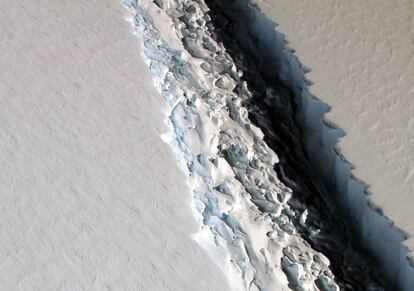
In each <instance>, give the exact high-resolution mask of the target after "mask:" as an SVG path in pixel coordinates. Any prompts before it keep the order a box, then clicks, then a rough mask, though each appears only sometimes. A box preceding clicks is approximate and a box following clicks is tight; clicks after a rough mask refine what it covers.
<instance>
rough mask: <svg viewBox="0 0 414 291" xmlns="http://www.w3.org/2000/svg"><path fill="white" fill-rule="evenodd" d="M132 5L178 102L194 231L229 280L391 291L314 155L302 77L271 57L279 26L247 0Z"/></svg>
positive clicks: (161, 79)
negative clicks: (338, 208)
mask: <svg viewBox="0 0 414 291" xmlns="http://www.w3.org/2000/svg"><path fill="white" fill-rule="evenodd" d="M124 4H125V5H126V6H127V7H128V8H129V9H130V11H131V13H132V18H131V24H132V25H133V27H134V32H135V34H136V35H137V36H138V37H139V39H140V40H141V43H142V46H143V50H142V51H143V55H144V58H145V60H146V62H147V64H148V66H149V68H150V70H151V72H152V74H153V76H154V83H155V85H156V86H157V88H158V89H159V91H160V93H161V94H162V96H163V97H164V99H165V101H166V103H167V105H168V107H169V110H168V112H166V116H167V124H168V126H169V128H170V131H169V132H168V133H166V134H165V135H164V136H163V138H164V140H165V141H166V142H167V143H168V144H169V145H170V146H171V147H172V149H173V151H174V153H175V155H176V157H177V161H178V165H179V167H180V168H181V169H182V170H183V171H184V172H185V173H186V175H187V182H188V185H189V188H190V189H191V191H192V195H193V208H194V213H195V216H196V219H197V220H198V221H199V223H200V229H199V232H198V233H197V234H195V236H194V238H195V240H196V241H197V242H199V243H200V245H201V246H202V247H203V248H204V249H206V251H207V252H208V253H209V254H210V256H211V257H212V259H213V260H214V261H215V262H216V263H217V265H218V266H219V267H220V268H221V269H222V271H223V272H225V273H226V275H227V276H228V279H229V282H230V285H231V287H232V288H234V290H288V289H293V290H384V289H385V287H384V286H385V282H383V280H382V279H381V275H380V272H379V271H378V270H377V268H376V267H374V264H373V262H371V261H369V259H367V256H366V254H365V253H363V252H362V251H361V249H359V248H356V247H355V246H356V245H358V244H356V243H355V240H354V236H353V235H352V234H351V232H349V230H350V229H351V228H349V227H348V226H347V223H345V220H343V219H342V218H341V217H338V216H337V215H336V214H334V212H332V209H335V208H334V203H333V200H330V199H329V196H328V195H327V194H326V193H327V190H326V189H325V187H324V186H323V184H322V183H319V182H318V176H317V175H315V174H314V173H317V174H319V172H318V170H317V169H315V170H312V169H313V168H312V163H311V162H309V158H308V157H307V156H306V155H305V150H308V149H309V148H308V147H307V146H306V147H305V148H303V147H302V136H303V134H305V135H304V136H305V138H306V134H309V132H306V131H304V132H302V128H300V127H299V126H298V125H297V120H299V119H301V116H302V115H300V112H301V111H300V110H299V109H302V108H304V106H305V105H304V104H303V103H304V102H305V101H301V103H296V102H297V101H298V97H296V98H295V96H296V95H295V94H297V93H298V92H296V91H295V90H292V87H291V85H292V84H296V83H295V82H294V80H292V79H291V78H290V77H289V78H286V79H282V78H281V76H285V74H287V75H288V76H294V77H295V78H296V76H295V75H294V74H292V72H291V71H289V70H290V67H288V68H286V66H283V62H286V59H277V58H276V59H275V58H274V57H275V56H280V55H282V54H279V55H276V54H275V55H274V54H273V52H272V50H275V51H278V52H280V51H282V50H283V49H284V48H283V46H282V44H281V40H280V36H275V35H274V33H275V32H274V30H272V31H270V30H268V29H274V25H271V26H269V22H267V21H266V20H265V18H264V17H263V16H261V15H260V14H259V13H258V12H257V10H255V9H254V8H251V7H249V6H248V5H247V4H248V3H247V2H246V1H230V0H226V1H224V0H223V1H218V0H217V1H213V0H211V1H210V0H206V1H203V0H198V1H190V0H175V1H173V0H170V1H166V0H155V1H150V0H143V1H136V0H126V1H125V2H124ZM270 48H271V49H270ZM283 57H284V58H285V57H286V56H285V55H283ZM283 68H285V69H286V70H285V71H281V70H279V69H283ZM298 70H299V68H298ZM298 74H299V73H298ZM298 76H301V75H298ZM299 79H300V78H299ZM302 80H303V78H302ZM303 82H304V81H303ZM302 86H304V83H303V84H302ZM302 89H303V88H302ZM315 112H316V113H314V115H315V114H316V115H318V114H319V115H320V114H321V112H323V110H319V111H318V110H317V111H315ZM295 116H297V120H296V119H295ZM312 116H313V115H312ZM314 118H316V117H314ZM335 138H336V137H334V138H333V140H334V139H335ZM308 153H310V154H313V152H309V151H308ZM312 159H313V157H311V159H310V160H312ZM358 207H359V206H358Z"/></svg>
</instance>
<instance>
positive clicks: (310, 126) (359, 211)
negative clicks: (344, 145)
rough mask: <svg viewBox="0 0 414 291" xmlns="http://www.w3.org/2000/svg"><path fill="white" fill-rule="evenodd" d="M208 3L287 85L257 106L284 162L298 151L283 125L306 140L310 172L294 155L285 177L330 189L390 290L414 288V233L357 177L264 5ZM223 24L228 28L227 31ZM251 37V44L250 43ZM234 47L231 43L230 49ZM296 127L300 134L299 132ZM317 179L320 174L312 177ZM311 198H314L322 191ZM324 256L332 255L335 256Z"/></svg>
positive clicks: (329, 198) (243, 0)
mask: <svg viewBox="0 0 414 291" xmlns="http://www.w3.org/2000/svg"><path fill="white" fill-rule="evenodd" d="M207 2H208V3H210V4H209V7H210V9H211V10H212V11H213V10H214V11H215V12H214V14H215V15H222V16H223V15H224V16H225V18H226V19H227V22H228V23H231V25H230V26H231V27H232V28H230V30H228V29H227V31H226V33H225V34H224V35H227V36H229V35H231V38H229V37H227V39H229V40H230V42H232V41H233V43H234V42H235V41H236V42H237V41H238V43H237V45H238V46H241V47H243V49H244V50H245V51H246V50H247V51H249V52H250V55H253V56H255V58H256V59H255V61H254V64H256V65H257V64H259V65H258V66H256V67H257V68H258V70H260V72H261V75H262V76H264V79H265V80H266V82H267V83H270V84H272V85H273V84H274V83H277V84H278V87H279V88H280V89H276V95H279V97H278V98H279V99H278V100H276V101H275V102H272V101H269V100H267V101H265V100H266V99H267V98H258V99H256V101H254V102H253V103H254V105H253V106H259V107H260V108H262V110H264V111H267V113H268V115H267V116H264V115H263V114H258V115H257V114H256V116H258V117H257V118H256V117H253V118H254V119H256V120H257V124H259V126H260V127H261V128H262V130H263V131H264V132H265V134H266V137H267V140H270V143H269V144H270V145H271V147H272V148H273V149H274V150H275V151H276V153H277V154H278V156H279V158H280V159H281V160H283V159H284V158H283V156H282V153H283V147H284V146H286V145H287V146H290V145H289V144H286V143H285V145H283V143H284V142H285V141H286V140H287V139H286V138H285V135H281V134H280V132H283V128H286V125H283V124H289V125H288V129H287V130H286V131H287V133H289V132H290V133H291V134H293V135H294V136H295V137H294V138H293V139H295V138H296V140H300V143H301V144H302V145H303V148H304V152H305V154H306V157H305V158H306V160H308V162H305V163H306V164H308V166H309V168H308V170H307V171H304V172H303V171H301V170H300V171H298V169H300V167H301V166H302V169H303V165H304V164H303V163H302V162H300V164H299V165H297V164H296V165H295V163H292V161H291V158H292V154H291V153H288V154H287V157H286V162H285V163H284V162H281V163H280V164H281V165H282V166H287V167H289V168H291V170H293V171H290V172H287V171H285V172H287V174H286V175H285V176H287V177H289V178H290V179H293V178H292V177H294V176H295V175H298V174H299V175H300V177H298V179H303V178H305V179H306V178H311V180H312V182H313V183H316V184H317V185H323V188H325V189H326V190H327V191H326V190H324V189H323V188H322V189H321V188H319V190H320V191H321V192H320V194H321V195H322V198H323V199H324V200H326V202H328V204H329V205H330V206H331V209H334V211H336V212H337V213H338V214H339V215H340V216H341V218H342V220H343V222H344V223H345V225H346V227H347V229H348V230H349V231H350V232H351V233H352V236H353V238H354V242H355V243H356V246H357V247H358V248H359V249H364V250H365V252H366V254H368V255H369V256H370V257H371V258H373V262H372V264H375V265H376V266H377V269H378V270H379V271H380V272H381V274H382V275H384V276H385V277H386V278H387V281H388V283H389V284H390V286H388V288H389V289H390V290H414V267H413V262H412V258H411V257H409V255H408V254H409V250H408V249H407V247H405V246H404V245H403V242H404V240H405V239H406V236H405V235H404V233H403V232H401V231H400V230H399V229H397V228H395V227H394V225H393V223H392V222H391V221H390V220H389V219H388V218H387V217H385V216H383V214H382V213H381V211H380V210H378V209H377V208H376V207H375V206H374V205H372V204H371V202H370V200H369V196H368V193H367V186H366V184H364V183H363V182H361V181H359V180H357V179H355V178H354V177H353V176H352V174H351V173H350V171H351V170H352V166H351V164H349V163H347V162H346V161H345V159H344V158H343V157H342V156H341V154H340V153H339V152H338V150H337V149H336V148H335V145H336V142H337V139H338V138H340V137H342V136H344V135H345V133H344V132H343V131H342V130H341V129H338V128H335V127H333V126H331V125H330V124H328V123H327V122H325V120H324V117H323V115H324V114H325V113H326V112H327V111H328V110H329V106H328V105H327V104H325V103H323V102H321V101H320V100H318V99H317V98H315V97H314V96H311V95H310V94H309V91H308V86H309V83H308V82H307V80H306V78H305V74H306V69H304V68H303V66H302V65H301V64H300V62H299V60H298V59H297V58H296V57H295V56H294V55H293V53H292V52H291V50H289V49H288V47H287V43H286V40H285V37H284V36H283V35H282V34H280V33H278V32H277V31H276V30H275V27H276V24H275V23H274V22H272V21H270V20H268V19H267V18H266V17H265V16H264V15H263V14H262V13H261V12H260V11H259V10H258V8H257V7H254V6H252V5H250V4H249V1H248V0H236V1H234V0H231V1H225V0H215V1H213V0H207ZM219 23H220V22H217V23H216V26H217V25H218V24H219ZM219 26H221V27H222V28H223V29H225V28H224V27H226V25H224V26H223V25H219ZM228 26H229V25H227V27H228ZM248 39H250V43H248V44H246V40H248ZM237 45H236V48H237ZM231 46H232V45H231V44H229V47H231ZM250 59H251V58H250ZM275 80H277V81H276V82H275ZM280 95H281V96H284V98H283V97H282V98H281V97H280ZM275 104H277V105H275ZM289 104H290V105H289ZM272 106H273V107H275V108H277V107H280V108H281V110H279V109H276V110H274V109H272ZM283 106H285V107H288V108H290V109H291V112H293V118H292V115H291V117H290V119H291V121H290V122H289V121H288V120H289V118H287V119H286V118H285V117H286V115H283V111H284V110H283ZM285 112H286V111H285ZM281 116H282V117H281ZM292 123H293V125H292ZM280 124H282V125H280ZM294 124H297V126H295V125H294ZM295 127H296V128H297V129H298V130H295ZM268 129H269V130H268ZM292 129H294V130H292ZM267 132H269V134H267ZM298 148H300V145H299V146H297V145H295V150H296V149H298ZM293 156H294V155H293ZM297 161H301V159H299V160H297ZM302 161H303V160H302ZM298 166H299V168H298ZM306 173H307V174H306ZM312 174H315V175H313V177H312ZM308 182H309V180H308V181H306V182H305V184H304V185H309V184H308ZM302 185H303V184H302ZM307 190H313V189H309V188H308V189H307ZM302 193H303V192H302ZM310 193H311V197H312V199H314V198H315V197H316V196H315V195H314V194H316V193H317V192H313V191H312V192H310ZM312 193H313V194H312ZM301 195H302V194H301ZM321 210H323V209H321ZM328 219H329V218H328ZM324 253H325V254H326V255H327V256H328V257H329V258H331V257H330V256H329V255H328V253H326V252H324ZM336 260H337V258H332V259H331V263H332V264H336ZM335 273H336V272H335ZM344 275H345V276H351V274H349V272H345V273H344Z"/></svg>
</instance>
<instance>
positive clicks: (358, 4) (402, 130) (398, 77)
mask: <svg viewBox="0 0 414 291" xmlns="http://www.w3.org/2000/svg"><path fill="white" fill-rule="evenodd" d="M253 2H254V3H253ZM251 3H253V4H254V5H257V7H258V8H259V9H260V10H261V11H262V12H263V14H264V15H265V18H266V19H267V21H272V23H273V24H274V25H276V27H277V28H276V29H277V32H278V33H279V35H281V36H282V38H283V35H284V36H285V37H284V39H280V41H279V43H278V45H279V54H277V53H275V55H278V57H280V58H279V60H280V59H283V60H284V61H286V63H285V64H279V65H280V68H282V69H284V70H285V71H284V76H285V77H286V76H289V78H290V79H289V80H286V82H287V83H290V85H291V86H292V87H293V88H295V90H296V93H297V94H296V95H297V97H298V99H299V105H300V114H299V116H298V120H299V121H300V122H301V123H302V125H303V129H304V133H305V140H306V141H307V147H308V151H309V152H311V153H312V155H313V157H314V158H313V163H314V165H316V166H319V169H320V173H321V175H322V176H323V177H324V178H325V180H326V181H327V182H328V183H329V184H330V185H332V186H333V189H335V190H336V191H338V193H339V196H338V197H336V198H335V199H337V200H339V201H340V203H341V204H342V205H343V206H344V210H345V212H347V213H348V215H349V217H350V220H351V221H352V223H353V224H354V225H355V228H356V229H357V232H358V233H359V235H360V239H361V240H362V241H364V244H365V246H367V247H368V248H369V249H370V250H371V251H373V252H374V254H375V255H376V256H377V258H378V259H379V260H380V261H381V264H382V265H384V266H388V270H387V272H388V276H389V277H391V278H393V279H394V280H395V279H396V280H397V281H399V284H400V285H399V286H400V288H402V289H404V290H412V288H413V287H412V286H413V284H414V281H413V280H414V279H413V278H414V272H413V269H412V267H410V264H409V263H408V262H407V260H406V258H407V256H408V257H412V254H413V250H414V238H413V235H414V211H413V205H414V174H413V171H414V154H413V153H414V119H413V116H414V99H413V98H414V83H413V80H412V79H413V76H414V17H413V15H414V1H412V0H397V1H386V0H381V1H377V0H352V1H339V0H335V1H327V0H318V1H300V0H293V1H291V0H257V1H251ZM258 19H259V20H258V21H257V23H256V28H257V29H259V31H262V32H263V28H264V27H265V26H266V25H265V23H266V24H269V23H268V22H266V21H265V20H263V18H261V17H258ZM267 32H269V31H267ZM263 38H266V37H265V36H263ZM285 41H288V43H287V44H286V43H282V42H285ZM265 42H267V43H268V44H269V43H270V42H269V39H267V40H265ZM273 43H274V44H275V47H276V46H277V45H276V41H273ZM286 45H287V47H285V46H286ZM292 52H293V54H292ZM281 55H284V56H282V57H281ZM304 77H305V78H306V80H305V78H304ZM309 85H310V86H309ZM314 97H316V99H315V98H314ZM321 116H323V119H324V121H325V124H323V123H322V117H321ZM338 138H339V141H338V140H337V139H338ZM335 152H338V154H336V153H335ZM344 159H345V160H346V161H348V163H345V162H344ZM333 174H334V175H333ZM366 187H367V188H366ZM365 192H366V193H365ZM365 194H368V195H369V196H366V195H365ZM367 199H368V201H369V204H370V205H371V207H372V208H374V209H375V211H371V209H369V207H367V205H368V204H367ZM378 213H382V214H384V215H385V217H387V219H386V218H384V217H382V216H381V215H379V214H378ZM388 219H390V221H388ZM391 226H392V227H394V229H393V230H390V228H391ZM397 229H400V230H402V232H398V231H397ZM401 244H403V245H405V246H406V247H407V248H408V249H407V248H406V247H404V246H402V245H401Z"/></svg>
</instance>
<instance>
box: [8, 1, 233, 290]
mask: <svg viewBox="0 0 414 291" xmlns="http://www.w3.org/2000/svg"><path fill="white" fill-rule="evenodd" d="M0 7H1V8H0V100H1V101H0V116H1V119H0V169H1V175H0V209H1V215H0V290H5V291H11V290H25V291H27V290H42V291H43V290H53V291H55V290H68V291H77V290H97V291H102V290H134V291H135V290H157V291H159V290H174V291H177V290H188V291H193V290H211V291H217V290H227V287H226V279H225V277H224V276H223V275H222V274H221V272H218V271H217V268H216V266H215V265H214V264H213V263H212V262H211V261H210V259H209V257H208V255H207V254H206V253H205V252H204V251H203V250H202V249H201V248H200V247H199V245H198V244H197V243H196V242H194V240H193V239H192V238H191V234H192V233H194V232H196V230H197V227H196V223H195V221H194V219H192V210H191V195H190V192H189V191H188V188H187V187H186V185H185V183H184V179H185V177H184V176H183V174H182V173H181V171H180V170H179V169H177V167H176V166H175V165H176V161H175V159H174V156H173V154H172V153H171V150H170V149H169V147H168V145H166V144H165V143H164V142H163V141H162V140H161V139H160V134H162V133H164V132H167V131H168V128H167V127H166V126H165V125H164V123H163V122H164V115H163V114H162V111H163V110H166V109H167V108H166V106H164V101H163V99H162V97H161V95H160V94H159V93H158V92H157V91H156V89H155V88H153V86H152V85H151V84H152V79H151V75H150V72H149V70H148V69H147V67H146V65H145V63H144V62H143V61H142V60H141V58H140V57H139V53H137V51H138V49H137V48H138V46H137V40H136V38H135V37H134V36H133V35H132V34H131V29H130V26H129V25H128V23H127V22H126V21H125V18H126V17H127V12H128V11H127V10H126V9H125V8H124V7H123V6H122V4H121V2H120V1H117V0H99V1H95V0H92V1H79V0H78V1H75V0H71V1H63V0H62V1H61V0H59V1H45V0H36V1H31V0H30V1H28V0H16V1H5V0H1V1H0Z"/></svg>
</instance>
